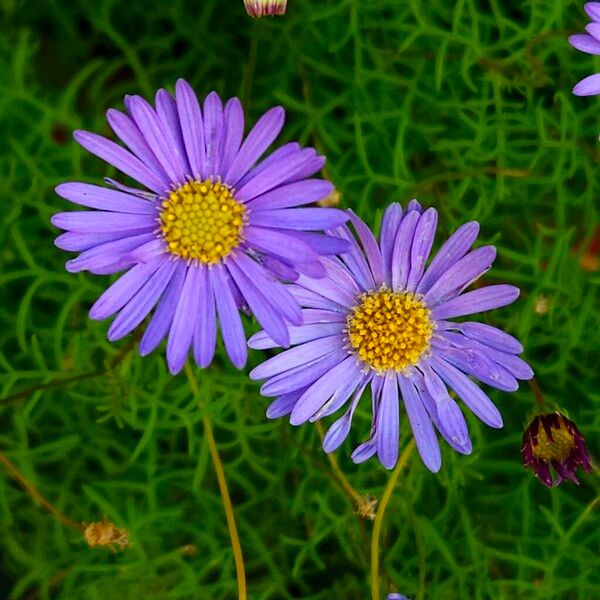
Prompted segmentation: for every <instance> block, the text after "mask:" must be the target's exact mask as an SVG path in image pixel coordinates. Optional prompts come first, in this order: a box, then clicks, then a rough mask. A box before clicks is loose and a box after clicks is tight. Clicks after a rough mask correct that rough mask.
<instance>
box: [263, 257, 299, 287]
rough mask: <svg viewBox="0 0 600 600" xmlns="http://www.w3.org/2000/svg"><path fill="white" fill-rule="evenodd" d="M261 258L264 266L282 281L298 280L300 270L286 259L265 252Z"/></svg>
mask: <svg viewBox="0 0 600 600" xmlns="http://www.w3.org/2000/svg"><path fill="white" fill-rule="evenodd" d="M259 260H260V263H261V264H262V266H263V267H264V268H265V269H266V270H267V271H269V272H270V273H272V274H273V275H275V277H276V278H277V279H279V280H280V281H296V279H298V271H296V270H295V269H294V268H293V267H292V266H290V264H289V263H287V262H285V261H284V260H281V259H279V258H275V257H274V256H269V255H265V254H263V255H262V256H260V257H259Z"/></svg>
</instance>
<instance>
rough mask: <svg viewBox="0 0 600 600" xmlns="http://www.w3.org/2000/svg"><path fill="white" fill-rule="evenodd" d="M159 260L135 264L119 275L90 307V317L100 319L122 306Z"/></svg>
mask: <svg viewBox="0 0 600 600" xmlns="http://www.w3.org/2000/svg"><path fill="white" fill-rule="evenodd" d="M161 263H162V261H161V260H156V261H154V262H151V263H147V264H140V265H135V266H134V267H132V268H131V269H130V270H129V271H127V273H125V274H124V275H121V277H120V278H119V279H117V281H115V282H114V283H113V284H112V285H111V286H110V287H109V288H108V289H106V290H105V291H104V293H103V294H102V295H101V296H100V298H98V300H96V302H94V304H93V306H92V308H90V319H93V320H94V321H101V320H102V319H106V318H107V317H110V316H111V315H113V314H114V313H116V312H117V311H118V310H120V309H121V308H123V306H125V304H127V302H129V300H130V299H131V298H132V297H133V296H134V294H135V293H136V292H137V291H138V290H139V289H140V288H141V287H142V285H144V283H146V281H147V280H148V279H149V278H150V277H151V276H152V274H153V273H154V272H155V271H156V270H157V269H158V267H159V266H160V265H161Z"/></svg>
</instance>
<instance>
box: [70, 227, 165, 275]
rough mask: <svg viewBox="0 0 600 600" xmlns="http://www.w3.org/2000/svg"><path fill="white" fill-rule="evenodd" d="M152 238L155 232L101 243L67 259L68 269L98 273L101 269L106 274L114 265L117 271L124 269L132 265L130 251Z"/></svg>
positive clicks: (72, 271)
mask: <svg viewBox="0 0 600 600" xmlns="http://www.w3.org/2000/svg"><path fill="white" fill-rule="evenodd" d="M152 240H154V234H153V233H144V234H142V235H134V236H131V237H126V238H123V239H120V240H115V241H112V242H106V243H105V244H99V245H98V246H94V247H93V248H90V249H89V250H86V251H85V252H82V253H81V254H80V255H79V256H78V257H77V258H74V259H73V260H69V261H67V264H66V269H67V271H69V273H77V272H79V271H89V272H90V273H97V272H98V271H99V270H100V271H101V272H102V273H104V274H106V272H107V271H106V269H107V268H109V267H113V268H114V271H113V272H115V273H116V272H117V271H122V270H124V269H126V268H128V267H129V266H132V259H130V258H129V257H128V253H129V252H130V251H131V250H133V249H135V248H138V247H139V246H141V245H142V244H144V243H146V242H148V241H152Z"/></svg>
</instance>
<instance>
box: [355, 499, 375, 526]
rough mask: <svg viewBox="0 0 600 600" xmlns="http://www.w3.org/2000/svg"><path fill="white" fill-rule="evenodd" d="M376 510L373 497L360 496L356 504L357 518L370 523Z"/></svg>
mask: <svg viewBox="0 0 600 600" xmlns="http://www.w3.org/2000/svg"><path fill="white" fill-rule="evenodd" d="M376 508H377V498H374V497H373V496H369V495H366V496H361V497H360V500H359V502H358V509H357V511H356V512H357V513H358V516H359V517H362V518H363V519H369V521H372V520H373V519H374V518H375V512H376Z"/></svg>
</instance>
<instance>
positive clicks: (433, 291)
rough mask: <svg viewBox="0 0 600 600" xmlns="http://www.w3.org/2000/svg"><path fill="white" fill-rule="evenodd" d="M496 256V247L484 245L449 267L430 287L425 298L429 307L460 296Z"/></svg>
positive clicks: (489, 265)
mask: <svg viewBox="0 0 600 600" xmlns="http://www.w3.org/2000/svg"><path fill="white" fill-rule="evenodd" d="M495 258H496V248H494V247H493V246H484V247H483V248H477V250H473V252H470V253H469V254H467V255H466V256H464V257H463V258H461V259H460V260H459V261H458V262H456V263H455V264H454V265H452V266H451V267H449V268H448V270H447V271H446V272H445V273H443V274H442V275H441V277H440V278H439V279H438V280H437V281H436V282H435V283H434V284H433V285H432V286H431V288H429V291H428V292H427V293H426V294H425V296H424V300H425V303H426V304H427V305H428V306H429V307H435V306H437V305H438V304H444V302H447V301H448V300H450V299H451V298H454V297H455V296H458V295H459V294H460V293H461V291H462V290H463V289H464V288H466V287H467V286H469V285H470V284H471V283H473V282H474V281H475V280H477V279H479V277H481V276H482V275H483V274H484V273H485V272H486V271H487V270H488V269H489V268H490V267H491V265H492V263H493V262H494V259H495Z"/></svg>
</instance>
